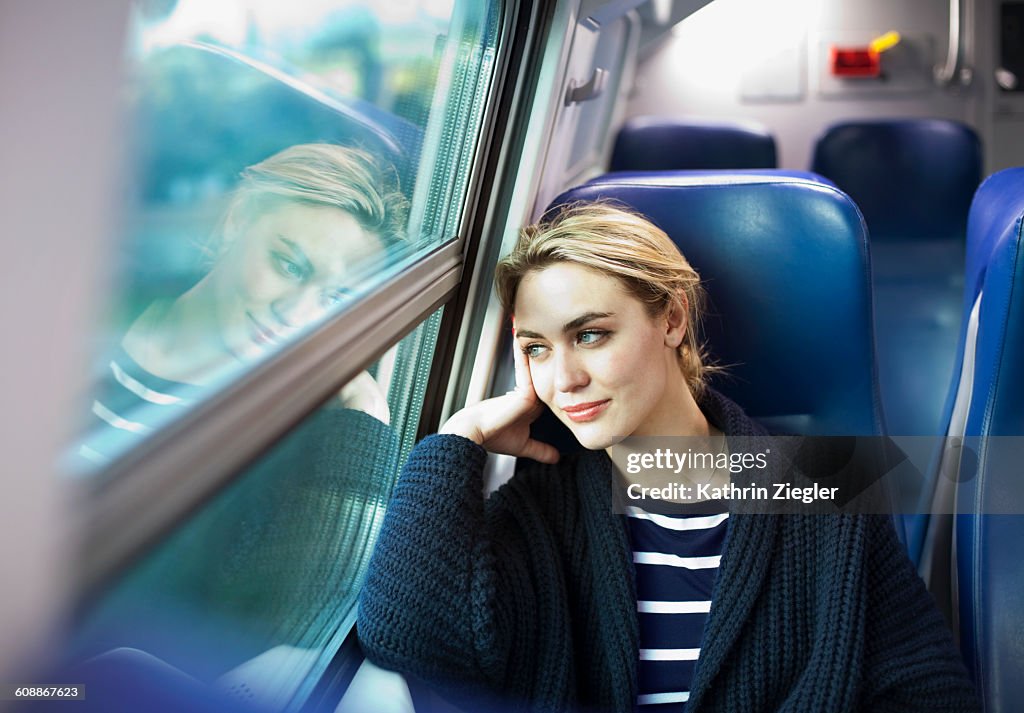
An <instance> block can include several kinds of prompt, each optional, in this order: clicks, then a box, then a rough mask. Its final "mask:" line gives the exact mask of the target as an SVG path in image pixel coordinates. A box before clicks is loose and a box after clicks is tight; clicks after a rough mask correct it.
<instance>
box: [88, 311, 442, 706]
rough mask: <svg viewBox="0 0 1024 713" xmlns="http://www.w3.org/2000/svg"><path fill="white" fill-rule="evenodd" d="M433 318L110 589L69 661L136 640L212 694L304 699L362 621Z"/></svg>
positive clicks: (279, 702) (422, 383) (414, 417)
mask: <svg viewBox="0 0 1024 713" xmlns="http://www.w3.org/2000/svg"><path fill="white" fill-rule="evenodd" d="M439 322H440V312H438V313H436V314H434V315H433V316H431V317H430V318H429V319H427V320H426V321H425V322H424V323H423V324H422V325H420V326H419V327H418V328H417V329H416V330H415V331H413V332H412V333H411V334H410V335H409V336H408V337H406V338H405V339H404V340H403V341H402V342H401V343H400V344H399V345H398V346H397V347H395V348H393V349H392V350H390V351H389V352H388V353H387V354H386V355H385V356H384V357H383V358H382V359H381V360H379V361H378V362H377V363H376V364H375V365H373V367H372V368H371V369H370V370H369V371H367V372H363V373H362V374H360V375H359V376H357V377H356V378H355V379H353V381H352V382H350V383H349V384H348V385H346V386H345V387H344V388H343V389H342V390H341V392H340V394H339V395H338V397H335V398H332V399H331V401H330V402H329V403H327V404H326V405H325V406H323V407H322V408H321V409H320V410H318V411H317V412H315V413H314V414H313V415H311V416H310V417H309V418H308V419H307V420H306V421H305V422H304V423H302V424H301V425H300V426H298V427H297V428H296V429H294V430H293V432H292V433H291V434H289V435H288V436H287V437H285V438H284V439H282V441H281V442H280V443H278V444H277V445H276V446H275V447H274V448H273V449H271V450H270V451H269V452H268V453H267V454H266V455H265V456H264V457H262V458H261V459H260V460H259V462H257V463H255V464H254V465H253V466H251V467H249V468H248V469H247V470H246V472H245V473H243V474H242V475H241V476H240V477H239V478H238V479H236V480H235V481H233V483H232V484H231V485H230V486H229V487H228V488H226V489H225V490H224V491H222V492H221V493H220V494H219V495H218V496H217V497H215V498H214V499H213V500H212V501H211V502H209V503H207V504H206V505H205V506H204V507H203V508H202V509H201V510H200V511H198V512H197V513H196V514H195V515H193V516H192V517H191V519H190V520H189V521H188V522H187V523H185V524H184V525H183V526H181V527H180V528H179V529H178V530H177V531H176V532H175V533H173V534H172V535H171V536H170V537H168V538H167V539H166V540H165V541H164V542H162V543H161V545H160V546H159V547H158V548H156V549H155V550H153V551H152V552H151V553H150V554H148V555H147V556H146V557H145V559H144V560H143V561H141V562H140V563H139V564H137V565H136V566H135V567H134V568H133V569H132V570H131V571H130V572H128V573H127V574H126V575H125V576H123V577H122V578H121V579H120V580H119V581H118V582H117V583H116V584H115V585H114V586H113V587H112V588H111V589H110V590H109V591H107V592H105V593H104V594H102V596H101V597H100V598H99V599H98V603H97V604H96V605H95V606H94V607H93V609H92V611H91V612H90V613H89V614H88V616H87V617H86V619H85V621H84V623H83V624H82V625H81V626H79V628H78V632H77V637H76V639H77V641H76V645H75V651H74V655H73V659H75V660H76V661H87V660H90V659H95V657H97V656H99V657H103V656H108V657H109V656H111V652H116V651H117V650H118V649H123V648H124V647H128V648H130V649H135V650H137V651H138V652H141V653H139V654H136V658H137V657H139V656H143V655H144V656H145V657H147V659H148V657H153V659H156V660H157V661H158V662H160V664H161V666H156V667H155V668H161V667H162V665H163V664H166V665H168V666H170V667H172V668H173V669H177V670H178V671H180V672H183V673H184V674H186V675H187V676H189V677H191V678H193V679H196V680H197V681H198V682H199V683H200V684H201V685H202V686H204V687H207V688H208V689H209V691H210V693H211V695H213V693H214V692H220V693H226V694H229V695H239V696H241V697H243V698H247V699H255V700H256V701H257V702H259V703H263V704H266V705H267V706H269V708H270V709H272V710H283V709H285V708H292V709H294V708H295V707H296V706H298V705H301V704H302V702H303V701H304V700H305V698H306V697H307V696H308V695H309V693H310V691H311V690H312V687H313V685H314V684H315V682H316V681H317V679H318V678H319V677H320V676H321V675H322V674H323V673H324V671H325V670H326V668H327V666H328V663H329V662H330V660H331V657H332V656H333V655H334V653H335V652H336V651H337V650H338V648H339V647H340V645H341V643H342V640H343V639H344V637H345V635H346V634H347V633H348V631H349V629H350V628H351V625H352V622H353V621H354V618H355V605H356V597H357V594H358V591H359V585H360V583H361V581H362V578H363V574H364V571H365V568H366V565H367V562H368V558H369V554H370V551H371V549H372V543H373V542H374V541H375V539H376V537H377V531H378V528H379V527H380V524H381V520H382V518H383V514H384V508H385V505H386V502H387V499H388V496H389V494H390V492H391V487H392V485H393V483H394V480H395V478H396V476H397V472H398V466H399V464H400V463H401V462H403V461H404V459H405V457H406V455H407V453H408V450H409V449H410V448H411V447H412V444H413V441H414V439H415V436H416V427H417V423H418V420H419V419H418V414H419V412H420V410H421V407H422V404H423V396H424V390H425V387H426V378H425V373H426V371H427V370H428V369H429V367H430V359H431V355H432V353H433V350H434V346H435V342H436V335H437V328H438V325H439ZM148 660H149V661H150V664H149V665H148V668H149V669H153V668H154V666H153V665H152V659H148ZM161 670H162V669H161ZM166 680H173V677H172V678H170V679H166Z"/></svg>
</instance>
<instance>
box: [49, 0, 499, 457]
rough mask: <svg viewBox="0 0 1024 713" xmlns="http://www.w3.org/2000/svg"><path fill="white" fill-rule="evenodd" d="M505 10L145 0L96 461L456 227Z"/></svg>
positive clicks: (88, 429) (92, 377) (469, 5)
mask: <svg viewBox="0 0 1024 713" xmlns="http://www.w3.org/2000/svg"><path fill="white" fill-rule="evenodd" d="M499 19H500V15H499V12H498V11H497V10H495V9H494V8H491V7H488V5H487V4H486V3H477V2H471V1H470V0H405V1H404V2H394V3H392V2H369V1H366V0H296V1H295V2H287V3H282V2H279V1H278V0H219V1H218V2H216V3H211V2H206V1H205V0H177V1H176V2H175V1H174V0H143V1H141V2H139V3H138V4H137V5H136V7H135V8H134V11H133V15H132V28H131V32H130V41H129V46H128V48H127V51H126V85H125V92H124V93H125V106H126V114H125V117H126V118H125V125H126V143H127V146H128V165H127V167H126V172H127V177H128V180H127V181H126V186H127V190H126V195H125V196H124V200H123V219H122V221H121V225H122V232H121V235H120V240H119V242H118V253H117V255H116V258H115V260H114V261H113V262H112V266H111V273H112V279H113V280H114V283H115V284H114V289H113V292H112V297H111V299H110V300H109V309H108V310H107V311H106V316H105V318H104V320H103V323H102V324H101V325H100V328H99V330H98V332H97V345H96V349H95V354H96V355H97V357H96V359H95V364H94V365H93V367H92V369H91V370H90V373H89V375H88V376H87V377H86V378H85V381H87V382H88V383H89V386H88V387H87V388H86V389H85V391H87V392H88V395H87V396H85V397H83V408H82V413H83V415H84V418H83V420H84V421H85V424H84V426H83V431H84V436H83V437H82V438H81V440H80V441H79V442H77V443H75V444H74V447H73V448H72V453H71V454H70V461H69V469H70V470H72V471H73V472H75V473H78V474H89V473H92V472H95V471H96V470H97V469H100V468H102V467H103V466H104V465H106V464H109V463H110V462H112V461H113V460H116V458H117V457H118V456H119V455H121V454H123V453H124V452H125V451H126V450H127V449H130V448H132V447H133V446H134V445H136V444H138V443H139V442H141V441H142V440H143V439H145V438H146V437H147V436H148V435H150V434H152V433H153V432H155V431H157V430H159V429H160V428H162V427H164V426H165V425H166V423H168V422H169V421H170V420H173V419H175V418H179V417H180V416H182V415H183V414H186V413H187V412H188V411H189V409H190V407H191V406H193V405H194V404H196V403H197V402H199V401H201V400H202V399H204V398H207V397H208V396H209V395H210V394H211V393H213V392H214V391H215V390H216V389H217V387H219V386H222V385H223V384H225V383H226V382H227V381H229V380H230V379H232V378H233V377H236V376H237V375H238V374H239V373H240V372H241V370H244V369H245V368H246V367H248V366H251V365H252V364H254V363H256V362H257V361H260V360H262V359H264V358H266V357H267V356H268V355H270V354H272V353H273V352H275V351H277V350H279V349H281V348H283V347H285V346H287V345H289V344H292V343H294V342H295V341H297V340H300V339H301V338H302V336H303V335H304V334H306V333H308V331H309V330H310V329H315V328H316V326H317V325H318V324H320V323H322V321H323V320H324V319H326V318H329V317H330V316H333V315H335V314H337V313H338V312H340V311H344V310H347V309H350V308H355V307H356V306H357V305H358V303H359V300H360V298H361V297H363V296H365V295H367V294H369V293H371V292H372V291H373V290H374V289H375V288H377V287H378V286H379V285H381V284H382V282H383V281H384V280H386V279H389V278H391V277H393V276H394V275H396V274H399V273H400V272H401V271H403V270H411V269H415V264H416V262H417V260H419V259H420V258H422V257H423V256H424V255H425V254H426V253H427V252H429V251H431V250H433V249H434V248H435V247H437V245H439V244H441V243H443V242H445V241H448V240H451V239H454V238H455V237H456V236H457V230H458V221H459V219H460V216H461V212H462V206H463V204H464V196H465V189H466V185H467V181H468V177H469V173H470V169H471V167H472V158H473V156H474V153H475V152H474V149H475V146H476V141H477V138H478V134H479V129H480V126H481V122H482V115H483V109H484V104H485V101H486V98H487V96H488V95H489V92H488V89H489V84H490V81H491V75H492V70H493V64H494V55H495V43H496V38H497V28H498V25H499Z"/></svg>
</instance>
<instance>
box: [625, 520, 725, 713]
mask: <svg viewBox="0 0 1024 713" xmlns="http://www.w3.org/2000/svg"><path fill="white" fill-rule="evenodd" d="M712 509H718V510H725V509H726V505H725V504H724V503H722V504H721V506H720V507H719V506H718V505H717V504H716V506H715V507H714V508H712ZM628 515H629V518H628V520H629V533H630V539H631V543H632V550H633V565H634V570H635V572H636V594H637V612H638V614H637V616H638V619H639V622H640V663H639V666H638V669H637V670H638V675H639V680H638V684H639V686H638V694H637V706H638V710H639V711H641V713H679V712H680V711H683V710H685V708H686V701H687V700H688V699H689V696H690V682H691V681H692V680H693V673H694V671H695V670H696V667H697V660H698V657H699V656H700V646H701V637H702V635H703V633H704V623H705V622H706V621H707V618H708V612H710V611H711V592H712V589H713V588H714V584H715V577H716V575H717V574H718V564H719V561H720V560H721V558H722V546H723V544H724V542H725V531H726V523H727V520H728V517H729V513H728V512H718V513H714V514H707V509H706V508H705V509H704V513H703V514H699V515H683V516H674V515H656V514H653V513H649V512H646V511H645V510H642V509H640V508H637V507H631V508H629V510H628Z"/></svg>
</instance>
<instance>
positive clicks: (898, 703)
mask: <svg viewBox="0 0 1024 713" xmlns="http://www.w3.org/2000/svg"><path fill="white" fill-rule="evenodd" d="M701 408H702V410H703V411H704V413H705V414H706V415H707V417H708V418H709V420H710V421H711V422H712V423H713V424H715V425H716V426H717V427H718V428H720V429H721V430H722V431H723V432H725V434H726V435H727V436H759V435H764V431H763V429H761V427H760V426H759V425H757V424H755V423H754V422H753V421H751V420H750V419H749V418H748V417H747V416H746V415H745V414H744V413H743V412H742V410H741V409H740V408H739V407H738V406H736V405H735V404H733V403H732V402H730V401H728V400H727V399H725V398H724V397H722V396H720V395H717V394H715V393H714V392H710V391H709V392H708V394H707V395H706V396H705V397H704V399H703V400H702V402H701ZM485 460H486V453H485V451H484V450H483V449H482V448H481V447H480V446H478V445H476V444H474V443H472V442H471V441H469V440H466V439H464V438H461V437H458V436H450V435H447V436H431V437H429V438H426V439H424V440H423V441H422V442H421V443H420V444H419V445H418V446H417V447H416V448H415V449H414V451H413V453H412V455H411V456H410V458H409V462H408V463H407V465H406V466H405V469H404V471H403V473H402V475H401V477H400V479H399V482H398V484H397V486H396V488H395V491H394V495H393V497H392V500H391V503H390V505H389V507H388V511H387V515H386V517H385V519H384V524H383V528H382V531H381V536H380V540H379V542H378V544H377V548H376V552H375V553H374V556H373V558H372V560H371V563H370V569H369V573H368V576H367V580H366V584H365V586H364V589H363V592H362V595H361V600H360V609H359V622H358V629H359V639H360V641H361V643H362V645H363V648H364V650H365V652H366V655H367V657H368V658H369V659H370V660H372V661H374V662H376V663H378V664H379V665H381V666H383V667H385V668H389V669H393V670H396V671H400V672H402V673H405V674H408V675H411V676H413V677H415V678H418V679H421V680H424V681H426V682H428V683H430V684H432V685H434V686H436V687H438V688H440V689H442V690H444V691H447V692H448V693H449V695H451V696H455V697H456V698H457V699H461V700H464V701H465V700H469V698H470V697H472V696H477V695H481V694H482V693H484V692H487V693H488V694H489V695H491V696H492V697H493V699H492V700H501V701H503V708H502V709H503V710H504V709H505V707H507V708H508V709H516V710H520V709H525V710H539V711H578V710H601V711H631V710H633V707H634V703H635V700H636V693H637V683H636V670H637V659H638V645H637V640H638V633H637V632H638V624H637V616H636V594H635V591H634V579H633V571H632V561H631V560H632V558H631V555H630V545H629V540H628V536H627V530H626V527H625V523H624V518H622V517H621V516H617V515H614V514H612V510H611V477H612V475H611V464H610V461H609V459H608V458H607V456H606V455H605V453H603V452H593V451H588V452H584V453H582V454H579V455H578V456H574V457H563V459H562V461H561V462H560V463H559V464H557V465H550V466H549V465H541V464H536V463H532V462H528V464H527V467H525V468H521V469H520V471H519V472H517V474H516V475H515V477H513V478H512V479H511V480H510V481H509V482H508V483H506V484H505V485H504V486H503V487H501V488H500V489H499V490H498V491H497V492H496V493H494V494H493V495H492V496H491V497H490V498H489V499H487V500H486V501H484V499H483V497H482V495H481V492H482V473H483V468H484V463H485ZM712 602H713V603H712V607H711V612H710V615H709V617H708V621H707V624H706V627H705V630H704V638H703V642H702V646H701V654H700V660H699V661H698V665H697V669H696V672H695V674H694V679H693V681H692V684H691V689H690V699H689V703H688V704H687V711H688V712H689V713H702V712H703V711H736V712H737V713H758V712H760V711H794V712H797V711H800V712H806V711H822V712H826V711H827V712H828V713H834V712H838V711H930V712H931V711H978V710H980V707H979V705H978V702H977V698H976V694H975V692H974V689H973V687H972V685H971V683H970V681H969V679H968V678H967V673H966V670H965V668H964V666H963V663H962V662H961V660H960V656H959V654H958V652H957V650H956V648H955V647H954V645H953V642H952V637H951V635H950V632H949V629H948V628H947V626H946V624H945V622H944V621H943V620H942V618H941V616H940V615H939V613H938V610H937V609H936V607H935V604H934V602H933V601H932V598H931V596H930V595H929V594H928V592H927V591H926V590H925V588H924V585H923V583H922V582H921V580H920V578H919V577H918V576H917V574H916V573H915V571H914V569H913V567H912V565H911V563H910V561H909V560H908V558H907V556H906V554H905V553H904V550H903V548H902V546H901V545H900V543H899V542H898V541H897V539H896V535H895V532H894V530H893V528H892V525H891V523H890V521H889V518H887V517H881V516H864V515H859V516H858V515H743V514H736V513H734V514H733V515H732V517H730V518H729V524H728V532H727V535H726V542H725V550H724V553H723V556H722V560H721V566H720V569H719V573H718V579H717V583H716V585H715V590H714V594H713V597H712ZM480 707H481V706H479V705H477V706H474V708H473V709H480ZM488 709H489V710H490V709H491V708H490V707H488Z"/></svg>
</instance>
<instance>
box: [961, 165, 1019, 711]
mask: <svg viewBox="0 0 1024 713" xmlns="http://www.w3.org/2000/svg"><path fill="white" fill-rule="evenodd" d="M1022 221H1024V168H1012V169H1008V170H1005V171H1001V172H999V173H997V174H995V175H993V176H991V177H990V178H988V179H987V180H986V181H985V183H983V184H982V186H981V188H979V189H978V194H977V196H976V197H975V199H974V203H973V205H972V207H971V213H970V221H969V224H968V233H967V241H968V242H967V245H968V251H967V287H968V289H967V292H966V294H965V299H964V308H965V311H966V310H970V308H971V305H972V304H973V302H974V300H975V298H976V297H977V295H978V293H979V291H980V292H981V293H982V299H981V308H980V312H979V318H978V336H977V342H976V352H975V362H974V371H973V392H972V394H973V395H972V400H971V405H970V408H969V410H968V415H967V426H966V434H967V435H968V436H981V437H984V439H983V440H982V441H981V442H980V444H979V445H980V446H981V447H980V448H979V449H978V452H979V455H980V457H979V458H978V460H977V462H976V464H975V462H974V461H973V459H971V460H968V459H965V461H964V462H962V463H961V479H962V480H964V481H966V482H964V484H963V485H962V486H961V488H960V489H959V491H958V502H957V509H958V512H961V513H969V514H967V515H961V516H960V517H958V518H957V523H956V530H955V537H956V556H957V577H958V588H959V611H960V635H961V648H962V650H963V653H964V656H965V658H966V660H967V664H968V668H969V669H970V670H971V671H972V673H973V675H974V677H975V681H976V682H977V684H978V687H979V690H980V691H981V694H982V700H983V702H984V704H985V710H986V711H987V712H988V713H996V712H1000V713H1001V712H1003V711H1016V710H1020V702H1021V701H1024V629H1022V622H1024V610H1022V606H1021V604H1022V602H1024V594H1022V593H1024V564H1022V559H1021V540H1022V536H1024V478H1022V477H1021V476H1022V469H1021V463H1022V462H1024V458H1022V456H1024V452H1022V448H1021V444H1020V440H1021V439H1020V438H1019V437H1020V436H1021V435H1022V434H1024V246H1022V234H1021V232H1022V231H1021V225H1022ZM962 354H963V339H961V347H960V358H962ZM993 437H994V438H993ZM1011 437H1012V438H1011ZM975 468H976V471H975ZM965 469H966V470H965ZM972 475H973V477H971V476H972ZM992 512H1002V513H1007V512H1012V513H1015V514H1012V515H1010V514H1002V515H994V514H987V513H992Z"/></svg>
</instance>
